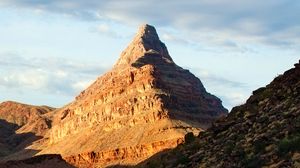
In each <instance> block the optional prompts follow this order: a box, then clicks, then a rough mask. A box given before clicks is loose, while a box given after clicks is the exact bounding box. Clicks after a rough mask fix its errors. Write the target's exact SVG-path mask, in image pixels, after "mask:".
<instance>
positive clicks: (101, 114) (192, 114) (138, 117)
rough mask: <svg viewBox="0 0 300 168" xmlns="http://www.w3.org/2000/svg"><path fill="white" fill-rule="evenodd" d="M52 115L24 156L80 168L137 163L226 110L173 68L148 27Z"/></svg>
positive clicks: (188, 76) (196, 82)
mask: <svg viewBox="0 0 300 168" xmlns="http://www.w3.org/2000/svg"><path fill="white" fill-rule="evenodd" d="M51 114H53V116H52V117H51V119H52V122H51V125H52V128H51V130H49V132H47V134H46V135H45V136H44V140H43V141H39V142H36V143H33V145H31V146H30V147H28V148H27V149H34V150H36V151H40V152H39V153H38V154H49V153H50V154H52V153H55V154H61V155H62V156H63V158H64V159H65V160H67V161H68V162H69V163H71V164H73V165H75V166H79V167H84V166H108V165H114V164H121V163H122V164H136V163H138V162H140V161H142V160H144V159H146V158H148V157H150V156H151V155H153V154H155V153H157V152H159V151H162V150H165V149H169V148H173V147H176V146H177V145H178V144H180V143H182V142H183V141H184V136H185V135H186V134H187V133H188V132H193V133H195V134H197V133H199V132H200V131H202V130H205V129H207V128H208V127H209V126H210V125H211V123H212V122H213V121H214V120H215V119H217V118H219V117H221V116H224V115H227V110H226V109H225V108H224V107H223V106H222V104H221V101H220V99H218V98H217V97H215V96H213V95H211V94H209V93H207V92H206V90H205V88H204V86H203V85H202V83H201V81H200V80H199V79H198V78H197V77H195V76H194V75H193V74H191V73H190V72H189V71H188V70H185V69H182V68H181V67H179V66H177V65H176V64H175V63H174V62H173V60H172V58H171V57H170V55H169V53H168V50H167V48H166V46H165V45H164V44H163V43H162V42H161V41H160V40H159V37H158V35H157V33H156V30H155V28H154V27H153V26H150V25H143V26H141V27H140V28H139V31H138V33H137V34H136V36H135V37H134V39H133V41H132V42H131V43H130V45H129V46H128V47H127V48H126V49H125V50H124V51H123V52H122V54H121V56H120V59H119V60H118V61H117V63H116V64H115V66H114V68H113V69H112V70H111V71H109V72H107V73H105V74H104V75H103V76H101V77H99V78H98V79H97V80H96V81H95V82H94V83H93V84H92V85H91V86H89V87H88V88H87V89H86V90H84V91H82V92H81V93H80V94H79V95H78V96H77V97H76V99H75V100H74V101H73V102H71V103H70V104H68V105H66V106H64V107H63V108H60V109H57V110H56V111H54V112H52V113H51Z"/></svg>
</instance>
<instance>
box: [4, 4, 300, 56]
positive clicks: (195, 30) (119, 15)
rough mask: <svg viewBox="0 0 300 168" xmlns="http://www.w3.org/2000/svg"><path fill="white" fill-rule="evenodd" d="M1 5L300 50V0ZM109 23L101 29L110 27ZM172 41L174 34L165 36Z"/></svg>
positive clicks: (232, 43)
mask: <svg viewBox="0 0 300 168" xmlns="http://www.w3.org/2000/svg"><path fill="white" fill-rule="evenodd" d="M0 6H5V7H15V8H25V9H29V10H34V11H39V12H51V13H57V14H63V15H65V16H70V17H74V18H78V19H81V20H85V21H99V20H101V21H113V22H119V23H123V24H127V25H134V26H136V25H137V24H140V23H145V22H146V23H150V24H154V25H156V26H159V27H165V28H168V27H172V28H176V29H178V30H180V31H184V32H186V33H187V34H190V35H191V36H190V37H195V38H192V39H190V40H191V41H194V42H196V43H199V44H202V43H212V44H214V45H219V46H222V47H226V46H227V47H231V48H241V50H242V51H245V49H244V48H245V45H246V44H249V43H260V44H263V45H268V46H275V47H285V48H286V47H288V48H293V49H299V48H300V47H299V42H300V38H299V36H300V20H299V19H298V16H300V10H299V9H300V2H299V1H294V0H278V1H273V0H265V1H260V0H253V1H234V0H216V1H209V0H190V1H182V0H173V1H159V0H149V1H134V0H126V1H118V0H110V1H98V0H89V1H85V0H44V1H36V0H2V1H1V2H0ZM107 28H108V27H107V26H106V25H99V27H98V30H99V31H102V32H106V33H108V34H111V35H112V36H116V34H115V33H113V32H109V30H108V29H107ZM165 37H166V38H169V39H170V40H172V39H174V40H177V41H178V38H175V37H174V35H171V34H169V35H165Z"/></svg>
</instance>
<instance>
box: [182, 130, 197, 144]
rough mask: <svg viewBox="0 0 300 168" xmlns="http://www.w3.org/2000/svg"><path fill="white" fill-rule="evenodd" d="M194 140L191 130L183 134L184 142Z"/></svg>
mask: <svg viewBox="0 0 300 168" xmlns="http://www.w3.org/2000/svg"><path fill="white" fill-rule="evenodd" d="M194 140H195V136H194V134H193V133H192V132H189V133H187V134H186V135H185V136H184V141H185V143H191V142H193V141H194Z"/></svg>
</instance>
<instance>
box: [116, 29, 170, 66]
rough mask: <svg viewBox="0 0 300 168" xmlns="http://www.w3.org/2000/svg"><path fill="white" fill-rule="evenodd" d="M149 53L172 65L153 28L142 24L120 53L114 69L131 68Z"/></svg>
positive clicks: (163, 45) (166, 50)
mask: <svg viewBox="0 0 300 168" xmlns="http://www.w3.org/2000/svg"><path fill="white" fill-rule="evenodd" d="M147 53H148V54H149V53H155V54H156V55H159V56H161V57H162V58H163V59H164V60H165V61H167V62H169V63H173V60H172V58H171V57H170V55H169V52H168V49H167V47H166V46H165V44H164V43H163V42H161V41H160V39H159V37H158V34H157V32H156V30H155V27H154V26H151V25H148V24H143V25H141V26H140V27H139V29H138V32H137V33H136V35H135V37H134V38H133V40H132V41H131V43H130V44H129V45H128V47H127V48H126V49H125V50H124V51H123V52H122V53H121V56H120V58H119V60H118V61H117V63H116V64H115V67H123V66H131V64H132V63H134V62H135V61H136V60H138V59H139V58H141V57H143V56H145V55H146V54H147Z"/></svg>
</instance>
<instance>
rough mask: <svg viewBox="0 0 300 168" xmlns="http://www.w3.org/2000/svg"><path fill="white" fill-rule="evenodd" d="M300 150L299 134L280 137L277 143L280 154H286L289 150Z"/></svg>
mask: <svg viewBox="0 0 300 168" xmlns="http://www.w3.org/2000/svg"><path fill="white" fill-rule="evenodd" d="M299 150H300V134H296V135H293V136H290V137H287V138H284V139H282V140H281V141H280V142H279V144H278V152H279V154H280V155H286V154H287V153H289V152H294V151H299Z"/></svg>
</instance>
